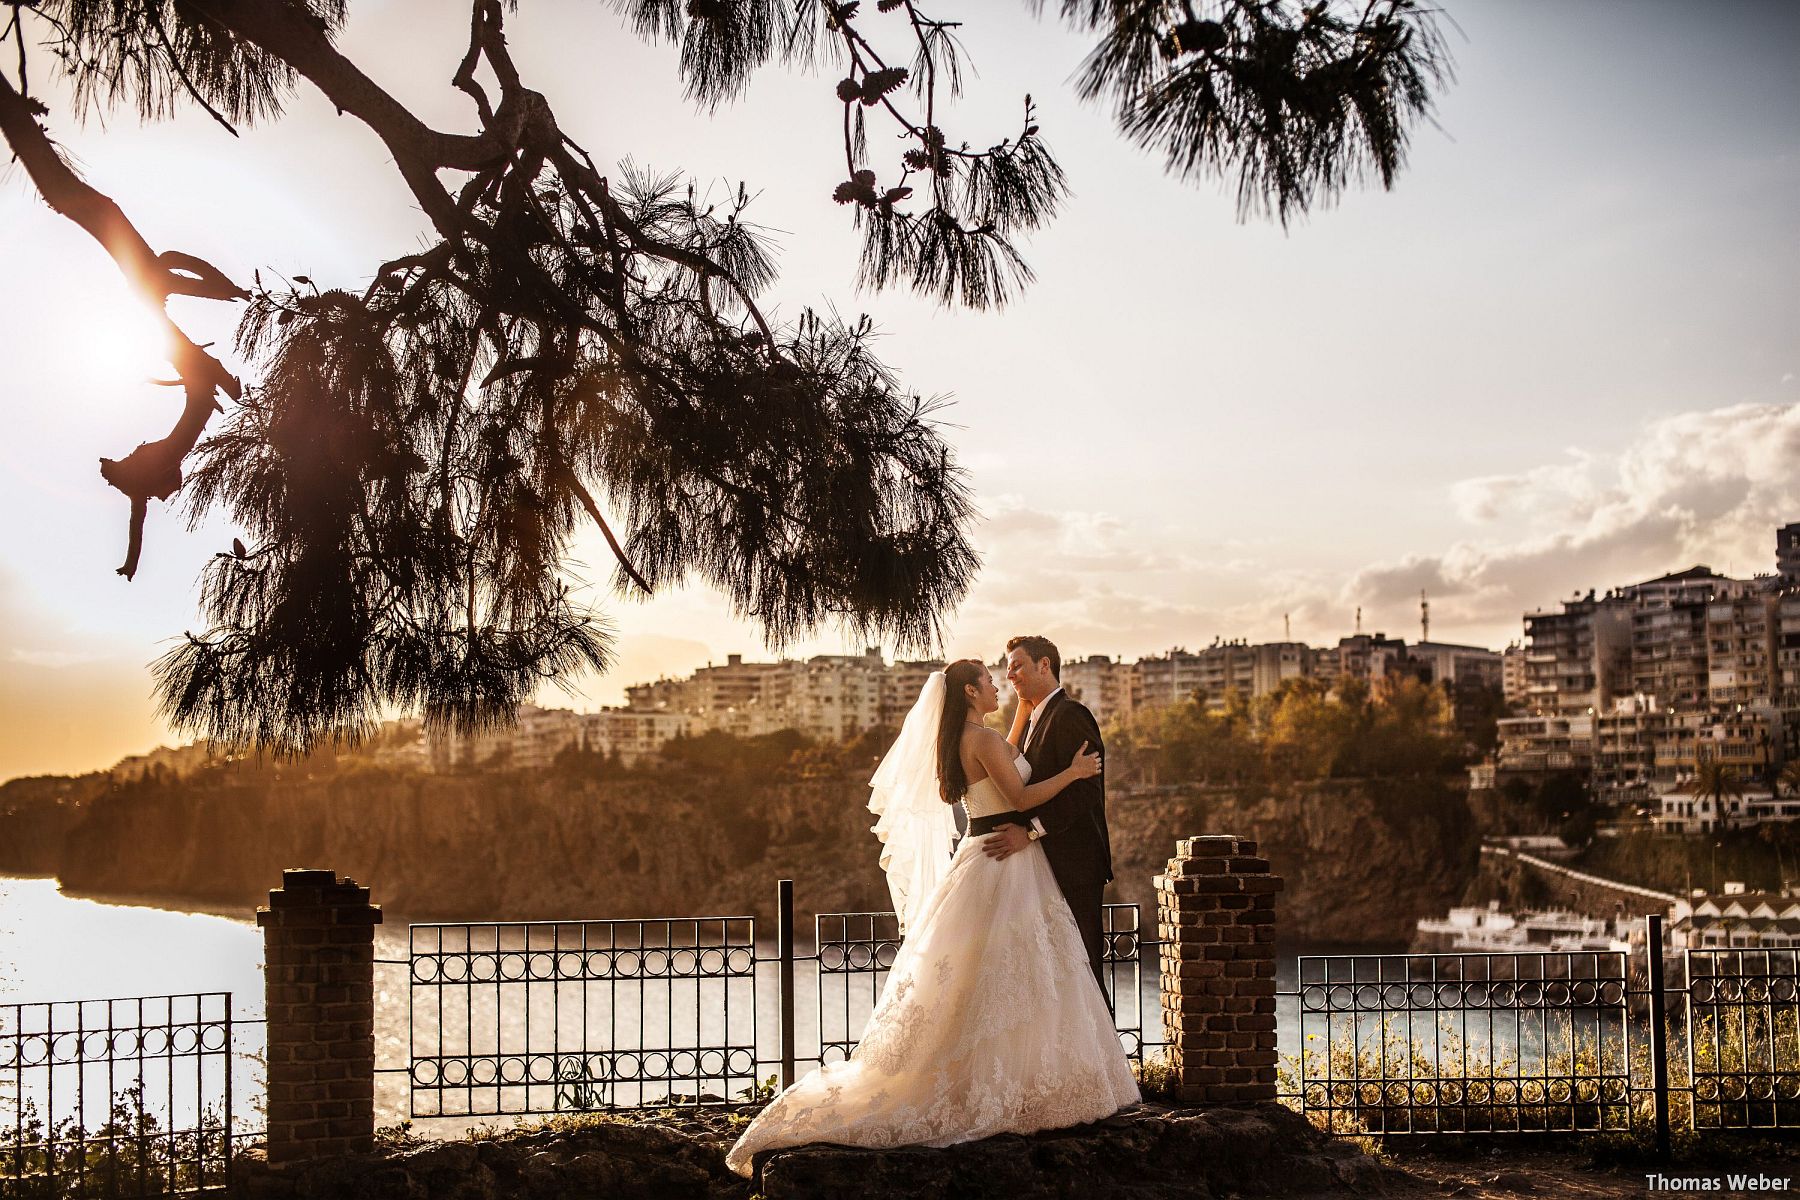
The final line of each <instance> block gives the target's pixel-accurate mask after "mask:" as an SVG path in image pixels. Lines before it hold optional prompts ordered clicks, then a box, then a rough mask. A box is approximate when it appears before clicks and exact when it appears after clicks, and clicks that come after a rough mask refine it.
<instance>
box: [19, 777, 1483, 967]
mask: <svg viewBox="0 0 1800 1200" xmlns="http://www.w3.org/2000/svg"><path fill="white" fill-rule="evenodd" d="M866 778H867V769H866V768H854V769H853V768H844V767H836V768H833V769H831V770H829V771H825V770H817V769H814V770H811V771H805V772H793V773H790V774H789V776H788V777H785V778H779V779H775V780H771V779H769V778H768V777H767V776H766V775H753V774H750V773H738V772H731V771H724V772H708V771H702V770H697V769H687V770H669V771H661V772H656V773H637V774H634V773H617V774H615V775H613V776H612V777H608V778H595V777H593V775H591V774H587V773H582V772H573V771H560V772H558V771H550V772H540V773H525V772H510V773H508V772H501V773H489V774H479V775H448V776H445V775H421V774H409V773H408V774H403V773H395V772H391V771H384V770H376V769H351V770H338V771H335V772H331V773H329V774H324V775H317V776H309V775H308V774H307V773H306V771H305V770H303V769H288V770H281V771H277V770H274V769H272V768H266V767H265V768H261V769H249V768H242V769H235V770H220V771H214V772H208V773H206V774H203V775H201V776H198V777H190V778H189V779H186V780H180V781H171V780H160V781H154V782H151V781H142V782H138V783H131V784H115V785H113V786H111V787H110V788H107V789H104V790H101V791H100V792H99V793H98V794H97V795H93V796H91V797H84V798H85V800H86V802H85V804H84V805H83V806H82V808H81V810H80V813H79V816H78V819H76V820H75V821H74V822H73V824H72V827H70V828H68V829H67V830H66V832H64V833H63V834H62V837H61V841H60V845H59V846H57V847H56V848H55V849H54V850H53V851H52V850H50V849H47V848H46V847H45V846H44V845H43V844H41V843H42V838H41V837H40V838H37V840H36V841H34V842H33V852H32V854H31V855H30V856H29V858H30V863H29V864H27V863H26V862H25V861H23V860H24V858H25V857H26V856H25V855H24V854H23V852H22V851H19V852H17V853H15V852H14V850H13V849H12V848H15V847H20V846H22V845H23V843H22V842H21V841H20V839H18V838H17V837H15V836H12V835H14V834H15V833H17V832H19V830H16V829H8V828H4V827H0V871H12V872H15V873H26V871H27V869H28V866H29V868H30V869H35V870H40V871H41V870H45V869H53V870H54V871H55V873H56V874H57V875H58V876H59V877H60V878H61V880H62V883H63V885H64V886H65V887H66V888H68V889H70V890H72V891H77V892H85V893H91V894H100V895H134V896H150V897H157V898H162V899H168V900H178V901H187V902H197V903H203V904H207V905H217V906H238V905H242V906H245V907H249V906H252V905H254V904H256V903H257V902H258V901H259V900H261V899H263V898H264V897H265V896H266V892H267V889H268V888H269V887H270V886H271V885H272V884H274V883H275V882H277V881H278V879H279V876H280V872H281V870H282V868H284V867H292V866H316V867H329V868H331V869H334V870H336V871H338V872H340V873H343V874H348V875H351V876H353V877H355V878H356V879H357V880H359V881H361V882H364V883H367V884H369V885H371V886H372V887H373V888H374V890H375V895H376V898H377V899H378V900H379V901H380V902H381V903H382V904H384V905H385V906H386V907H387V908H388V909H389V910H390V911H391V912H394V913H396V914H402V915H404V916H405V917H408V918H412V919H415V920H461V919H469V920H495V919H511V920H518V919H531V918H537V919H555V918H582V917H634V916H668V915H736V914H741V913H755V914H757V915H759V916H761V917H764V918H768V917H771V916H772V915H773V908H774V902H775V881H776V880H777V879H779V878H784V877H785V878H792V879H794V880H795V887H796V896H797V900H798V902H799V906H800V907H801V909H802V910H804V911H809V912H833V911H864V910H869V909H883V908H886V907H888V903H889V901H888V895H887V888H886V886H885V883H884V881H883V879H882V877H881V875H880V872H879V870H878V869H877V867H876V862H875V858H876V843H875V841H874V839H873V837H872V836H871V835H870V834H869V832H868V830H869V825H870V818H869V814H868V813H867V812H866V811H865V809H864V804H865V802H866V799H867V790H866ZM14 786H15V785H7V788H4V789H0V801H3V800H4V798H5V796H6V794H7V793H8V792H10V791H12V790H13V788H14ZM4 811H5V806H4V804H3V803H0V812H4ZM1109 812H1110V821H1111V826H1112V830H1113V839H1114V860H1115V870H1116V874H1117V877H1118V878H1117V882H1116V884H1115V887H1114V889H1113V894H1112V895H1111V896H1110V897H1109V898H1111V899H1114V900H1123V901H1135V902H1137V903H1139V904H1144V905H1149V904H1152V903H1153V902H1154V898H1153V892H1152V886H1151V878H1152V877H1153V876H1154V875H1155V874H1156V872H1157V871H1158V870H1160V869H1161V868H1162V866H1163V864H1164V862H1165V861H1166V860H1167V858H1168V856H1169V855H1170V854H1171V853H1172V852H1173V846H1174V842H1175V839H1176V838H1177V837H1181V836H1189V835H1193V834H1198V833H1209V832H1228V833H1237V834H1243V835H1245V836H1249V837H1255V838H1257V839H1258V840H1259V841H1260V842H1261V843H1262V849H1263V853H1265V854H1266V855H1267V856H1268V857H1269V858H1270V859H1271V860H1272V861H1273V863H1274V864H1275V870H1276V871H1277V872H1278V873H1280V874H1281V875H1283V876H1285V877H1286V879H1287V891H1286V893H1285V895H1284V897H1283V901H1282V911H1283V914H1284V915H1283V922H1282V933H1283V937H1284V938H1294V939H1304V940H1311V941H1334V942H1345V943H1364V944H1370V943H1393V942H1403V941H1404V940H1405V939H1406V938H1407V937H1408V935H1409V934H1410V932H1411V930H1412V922H1413V920H1414V919H1415V918H1417V917H1418V916H1419V915H1421V914H1425V913H1437V912H1441V911H1443V910H1444V909H1445V908H1447V907H1448V906H1449V905H1451V904H1453V903H1455V902H1456V900H1457V899H1458V898H1459V897H1460V896H1461V895H1462V893H1463V891H1464V888H1465V887H1466V886H1467V884H1468V882H1469V880H1470V878H1471V877H1472V875H1473V873H1474V871H1475V864H1476V857H1477V852H1476V845H1477V836H1476V830H1475V826H1474V823H1473V821H1472V819H1471V818H1470V816H1469V813H1468V809H1467V806H1466V804H1465V802H1464V797H1463V794H1462V792H1461V791H1460V790H1459V789H1458V788H1456V787H1455V786H1454V785H1453V784H1448V783H1443V782H1440V781H1435V780H1410V781H1393V782H1371V783H1359V782H1334V783H1327V784H1310V785H1296V786H1285V787H1279V788H1275V789H1264V790H1258V791H1255V792H1243V793H1240V792H1236V791H1231V790H1222V789H1179V788H1178V789H1165V790H1163V791H1161V792H1158V793H1156V794H1139V795H1116V796H1114V797H1113V798H1112V799H1111V801H1110V803H1109ZM0 823H3V819H0ZM34 837H36V835H35V834H34ZM51 858H54V860H55V861H54V862H53V863H52V862H50V861H49V860H50V859H51Z"/></svg>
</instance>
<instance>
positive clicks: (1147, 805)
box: [1107, 779, 1481, 946]
mask: <svg viewBox="0 0 1800 1200" xmlns="http://www.w3.org/2000/svg"><path fill="white" fill-rule="evenodd" d="M1107 808H1108V824H1109V826H1110V828H1111V830H1112V836H1113V870H1114V874H1115V876H1116V882H1115V883H1114V888H1113V890H1114V892H1116V893H1117V894H1116V895H1115V896H1114V897H1112V898H1114V899H1117V900H1123V901H1131V902H1136V903H1138V904H1142V905H1146V906H1148V905H1150V904H1153V903H1154V902H1155V898H1154V895H1153V890H1152V885H1151V883H1150V880H1151V879H1152V877H1154V875H1155V874H1156V872H1157V871H1159V870H1161V869H1162V867H1163V865H1164V863H1165V862H1166V861H1167V860H1168V857H1169V855H1170V854H1172V853H1173V852H1174V841H1175V839H1176V838H1177V837H1187V836H1192V835H1194V834H1201V833H1235V834H1241V835H1243V836H1246V837H1253V838H1255V839H1256V840H1257V842H1258V843H1259V848H1258V853H1259V854H1261V855H1262V856H1264V857H1266V858H1267V859H1268V860H1269V861H1270V863H1271V865H1272V869H1273V870H1274V872H1275V873H1276V874H1278V875H1280V876H1282V877H1283V878H1284V879H1285V880H1286V886H1285V890H1284V891H1283V894H1282V896H1281V899H1280V901H1279V910H1278V911H1279V912H1280V914H1281V926H1280V929H1281V937H1282V938H1283V939H1284V940H1287V939H1294V940H1302V941H1313V942H1339V943H1344V944H1346V945H1388V946H1391V945H1395V944H1404V943H1405V942H1407V941H1408V939H1410V938H1411V936H1412V932H1413V923H1414V921H1416V920H1417V919H1418V918H1419V917H1421V916H1427V915H1437V914H1440V913H1442V912H1443V911H1444V910H1445V909H1447V908H1449V907H1450V906H1451V905H1453V904H1455V903H1456V902H1457V901H1458V900H1459V899H1460V898H1461V897H1462V895H1463V892H1464V890H1465V888H1466V887H1467V886H1468V883H1469V881H1470V879H1472V878H1473V877H1474V875H1475V872H1476V870H1477V861H1476V860H1477V859H1478V858H1479V856H1480V840H1481V839H1480V834H1479V831H1478V829H1477V827H1476V824H1475V821H1474V818H1473V817H1472V816H1471V815H1470V813H1469V810H1468V806H1467V804H1466V802H1465V793H1464V791H1463V789H1462V788H1461V787H1460V786H1459V785H1458V783H1457V782H1456V781H1454V780H1450V781H1446V780H1439V779H1395V780H1368V781H1362V780H1333V781H1329V782H1322V783H1301V784H1282V785H1275V786H1273V787H1266V788H1260V789H1255V790H1243V791H1240V790H1236V789H1230V788H1193V789H1179V788H1178V789H1175V790H1173V791H1172V792H1169V793H1168V794H1163V795H1155V796H1141V797H1134V796H1130V795H1126V796H1120V797H1117V798H1114V799H1111V800H1109V802H1108V805H1107Z"/></svg>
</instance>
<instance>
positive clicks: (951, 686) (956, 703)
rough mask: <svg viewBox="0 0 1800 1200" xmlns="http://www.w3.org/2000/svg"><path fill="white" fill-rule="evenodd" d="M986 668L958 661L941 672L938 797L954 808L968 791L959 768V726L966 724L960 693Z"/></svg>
mask: <svg viewBox="0 0 1800 1200" xmlns="http://www.w3.org/2000/svg"><path fill="white" fill-rule="evenodd" d="M986 670H987V668H986V667H984V666H982V665H981V663H980V662H978V661H976V660H975V659H973V658H964V659H958V660H957V661H956V662H953V663H951V664H950V665H949V666H947V667H945V668H944V716H943V719H942V720H941V721H939V722H938V744H937V751H938V772H937V775H938V795H939V796H941V797H943V800H944V803H945V804H955V803H956V802H957V801H958V800H961V799H962V798H963V794H964V793H966V792H967V791H968V790H969V776H968V773H967V772H966V771H964V770H963V765H962V751H961V748H962V730H963V722H964V721H966V720H968V715H969V698H968V697H967V696H965V695H964V694H963V689H964V688H966V687H968V686H969V685H970V684H971V683H974V682H976V681H977V680H979V679H980V678H981V676H982V674H983V673H984V672H986Z"/></svg>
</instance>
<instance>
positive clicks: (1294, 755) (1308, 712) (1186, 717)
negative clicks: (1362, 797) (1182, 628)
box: [1107, 678, 1502, 785]
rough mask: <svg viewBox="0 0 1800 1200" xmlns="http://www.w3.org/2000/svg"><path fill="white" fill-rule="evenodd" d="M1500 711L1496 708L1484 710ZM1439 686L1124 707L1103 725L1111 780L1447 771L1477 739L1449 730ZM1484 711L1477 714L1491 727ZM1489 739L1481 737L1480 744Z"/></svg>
mask: <svg viewBox="0 0 1800 1200" xmlns="http://www.w3.org/2000/svg"><path fill="white" fill-rule="evenodd" d="M1500 711H1502V709H1501V707H1500V706H1499V705H1494V706H1491V712H1492V713H1493V714H1497V713H1498V712H1500ZM1456 718H1457V714H1456V709H1455V707H1454V706H1453V705H1452V704H1451V702H1450V699H1449V697H1448V696H1447V695H1446V693H1445V692H1444V691H1443V689H1441V688H1437V687H1434V686H1432V685H1431V684H1428V683H1423V682H1421V681H1419V680H1417V679H1413V678H1394V679H1385V680H1382V681H1380V682H1379V683H1377V684H1376V685H1375V686H1374V687H1370V686H1369V685H1368V684H1366V683H1364V682H1363V681H1361V680H1355V679H1352V680H1343V681H1340V682H1338V683H1337V685H1336V686H1335V687H1333V686H1331V685H1329V684H1327V683H1326V682H1325V681H1323V680H1318V679H1290V680H1286V681H1284V682H1283V683H1282V685H1281V686H1280V687H1279V688H1277V689H1276V690H1275V691H1273V692H1270V693H1269V694H1267V695H1264V696H1260V697H1257V698H1254V699H1252V698H1249V697H1246V696H1244V695H1243V694H1242V693H1241V692H1235V691H1234V692H1232V693H1230V694H1228V695H1227V696H1226V697H1225V699H1224V703H1223V705H1222V706H1220V707H1214V706H1212V705H1210V704H1209V703H1208V702H1207V698H1206V697H1205V696H1200V695H1196V696H1192V697H1189V698H1188V699H1187V700H1184V701H1182V702H1181V703H1179V704H1174V705H1169V706H1167V707H1163V708H1156V709H1149V710H1146V711H1144V712H1139V713H1133V714H1132V715H1130V716H1129V717H1125V718H1122V719H1120V720H1118V721H1115V722H1114V723H1113V724H1112V727H1111V729H1110V730H1109V732H1108V733H1107V758H1108V761H1109V762H1110V763H1112V764H1116V766H1115V768H1114V776H1115V779H1125V780H1130V781H1134V782H1140V783H1164V784H1167V783H1209V784H1227V785H1243V784H1259V783H1277V782H1290V781H1300V780H1321V779H1370V778H1394V777H1402V776H1407V777H1410V776H1432V775H1447V774H1452V773H1454V772H1456V771H1457V770H1460V769H1461V768H1462V767H1464V766H1466V765H1467V764H1468V763H1469V762H1470V761H1471V760H1472V759H1473V758H1474V757H1475V756H1476V755H1477V753H1478V752H1479V750H1480V747H1481V742H1482V741H1483V740H1489V739H1491V733H1489V734H1488V739H1484V738H1483V737H1481V736H1480V735H1479V734H1477V735H1474V736H1472V735H1471V733H1470V731H1468V730H1467V729H1465V728H1459V725H1458V721H1457V719H1456ZM1492 720H1493V716H1492V715H1490V716H1489V717H1488V718H1487V722H1486V723H1487V725H1488V726H1489V727H1490V729H1491V724H1492ZM1490 744H1491V741H1490Z"/></svg>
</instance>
